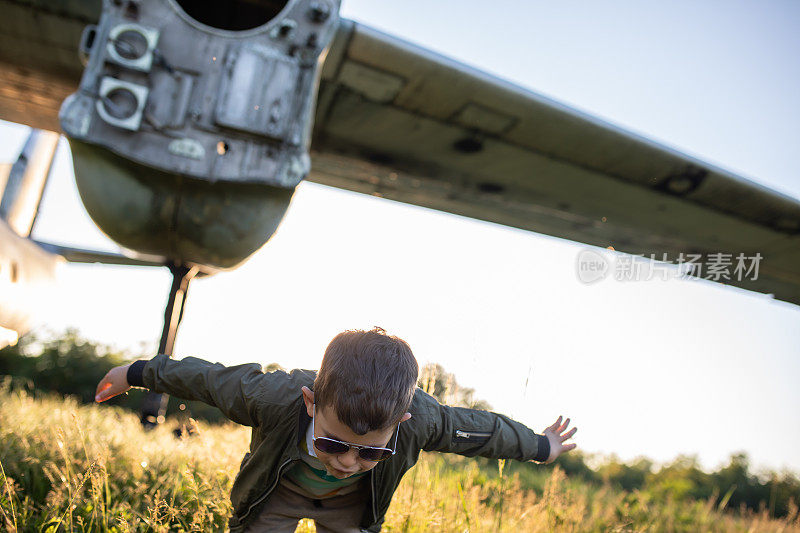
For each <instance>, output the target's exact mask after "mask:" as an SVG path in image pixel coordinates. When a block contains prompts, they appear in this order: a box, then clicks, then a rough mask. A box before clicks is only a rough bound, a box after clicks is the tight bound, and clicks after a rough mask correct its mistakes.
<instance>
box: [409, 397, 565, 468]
mask: <svg viewBox="0 0 800 533" xmlns="http://www.w3.org/2000/svg"><path fill="white" fill-rule="evenodd" d="M411 421H412V422H413V423H414V424H416V425H422V426H424V427H425V430H424V431H423V433H425V434H426V438H425V439H424V441H423V442H422V443H421V446H420V448H421V449H423V450H425V451H438V452H449V453H457V454H459V455H466V456H467V457H473V456H476V455H478V456H481V457H489V458H493V459H516V460H519V461H531V460H532V461H537V462H541V463H551V462H553V461H555V460H556V459H557V458H558V456H560V455H561V454H563V453H566V452H568V451H570V450H573V449H574V448H575V447H576V445H575V444H574V443H569V444H565V442H566V441H567V440H569V439H570V438H572V436H573V435H575V432H576V431H577V429H576V428H573V429H571V430H568V426H569V420H567V421H566V422H564V423H563V424H562V417H559V418H558V420H556V422H555V423H554V424H553V425H551V426H549V427H548V428H546V429H545V430H544V431H543V432H542V433H541V434H537V433H535V432H534V431H533V430H532V429H530V428H529V427H527V426H525V425H524V424H521V423H519V422H517V421H515V420H513V419H511V418H509V417H507V416H505V415H502V414H500V413H493V412H490V411H483V410H480V409H470V408H465V407H453V406H448V405H442V404H440V403H439V402H438V401H436V399H435V398H433V397H431V396H430V395H428V394H426V393H424V392H422V391H420V390H417V393H416V395H415V402H414V403H412V418H411Z"/></svg>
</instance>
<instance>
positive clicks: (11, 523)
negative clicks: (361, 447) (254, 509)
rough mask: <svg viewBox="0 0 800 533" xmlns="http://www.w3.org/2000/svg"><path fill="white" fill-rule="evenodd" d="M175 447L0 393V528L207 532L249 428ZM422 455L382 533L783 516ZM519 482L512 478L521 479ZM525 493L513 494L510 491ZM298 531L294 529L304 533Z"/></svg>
mask: <svg viewBox="0 0 800 533" xmlns="http://www.w3.org/2000/svg"><path fill="white" fill-rule="evenodd" d="M199 427H200V432H199V435H197V436H195V437H191V438H182V439H178V438H175V437H174V436H173V433H172V429H174V425H173V426H170V425H169V423H168V424H165V427H160V428H158V429H156V430H154V431H152V432H148V433H145V432H143V431H142V429H141V428H140V426H139V423H138V420H137V418H136V416H135V415H133V414H131V413H130V412H129V411H123V410H122V409H119V408H110V407H107V406H92V405H89V406H81V405H78V404H77V403H76V402H75V401H73V400H70V399H67V400H62V399H59V398H56V397H47V398H42V399H34V398H32V397H30V396H28V395H26V394H24V393H12V392H8V391H2V390H0V463H1V464H2V471H0V511H1V513H0V525H2V527H4V528H5V529H6V530H8V531H26V532H27V531H52V532H55V531H218V530H224V529H225V524H226V520H227V517H228V515H229V514H230V512H231V507H230V502H229V500H228V491H229V490H230V487H231V484H232V483H233V478H234V476H235V474H236V472H237V469H238V465H239V462H240V460H241V457H242V455H243V453H244V451H245V449H246V447H247V444H248V440H249V431H248V430H247V428H244V427H240V426H235V425H223V426H207V425H204V424H200V426H199ZM488 464H489V463H488V462H487V461H485V460H484V461H482V462H479V461H475V460H471V459H465V458H461V457H458V456H450V455H437V454H429V455H423V458H422V460H421V461H420V462H419V464H418V465H417V466H416V467H415V468H414V469H413V470H411V471H410V472H409V473H408V474H407V475H406V477H405V479H404V481H403V484H402V485H401V486H400V489H399V490H398V492H397V493H396V495H395V499H394V501H393V503H392V507H391V509H390V511H389V513H388V515H387V520H386V524H385V527H384V531H408V532H420V531H436V532H438V531H442V532H464V531H470V532H479V531H487V532H488V531H526V532H527V531H530V532H536V531H742V532H745V531H746V532H761V531H783V532H800V518H799V517H798V510H797V508H796V507H793V508H792V509H791V512H790V514H789V516H788V517H785V518H783V519H779V520H778V519H771V518H769V517H768V515H767V513H766V512H762V513H752V512H749V511H745V510H742V509H739V510H730V509H725V506H726V503H727V501H726V498H725V495H722V496H721V497H715V498H711V499H709V500H708V501H673V500H672V499H670V498H667V499H666V500H660V501H655V500H653V499H652V497H651V496H650V495H648V494H647V493H643V492H638V491H636V492H632V493H629V492H625V491H621V490H616V489H613V488H611V487H609V486H605V487H596V486H591V485H588V484H585V483H581V482H579V481H576V480H569V479H567V478H566V477H565V475H564V473H563V472H562V471H561V470H560V469H558V468H543V467H540V466H537V465H529V466H528V465H525V468H524V469H523V470H520V469H517V470H516V472H515V473H514V474H511V475H509V474H508V472H507V471H506V472H504V468H503V464H502V462H501V463H500V464H498V462H497V461H494V462H493V463H492V468H491V469H488V468H487V465H488ZM521 476H523V477H524V483H523V482H522V481H523V479H521ZM523 486H525V487H528V488H526V489H523V488H522V487H523ZM313 530H314V529H313V524H310V523H306V522H305V521H304V522H303V523H301V526H300V528H298V531H313Z"/></svg>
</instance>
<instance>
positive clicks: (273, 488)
mask: <svg viewBox="0 0 800 533" xmlns="http://www.w3.org/2000/svg"><path fill="white" fill-rule="evenodd" d="M291 462H292V459H287V460H286V461H285V462H284V463H283V464H282V465H281V466H279V467H278V475H277V477H276V478H275V482H274V483H273V484H272V486H271V487H270V488H268V489H267V491H266V492H265V493H264V494H262V495H261V496H260V497H259V498H258V499H257V500H256V501H254V502H253V504H252V505H251V506H250V508H249V509H247V512H246V513H245V514H244V516H243V517H242V518H240V519H239V521H240V522H244V519H245V518H247V517H248V516H249V515H250V513H251V512H252V511H253V508H254V507H256V506H257V505H258V504H260V503H261V502H263V501H264V499H265V498H266V497H267V496H269V495H270V493H271V492H272V491H273V490H275V487H277V486H278V482H279V481H280V479H281V471H282V470H283V467H285V466H286V465H288V464H289V463H291Z"/></svg>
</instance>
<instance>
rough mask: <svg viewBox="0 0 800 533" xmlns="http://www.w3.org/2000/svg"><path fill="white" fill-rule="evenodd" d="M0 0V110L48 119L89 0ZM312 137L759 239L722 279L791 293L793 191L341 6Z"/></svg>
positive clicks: (30, 120)
mask: <svg viewBox="0 0 800 533" xmlns="http://www.w3.org/2000/svg"><path fill="white" fill-rule="evenodd" d="M0 1H1V2H2V5H3V10H4V13H6V14H7V15H6V16H5V17H4V18H3V20H2V21H0V28H1V29H2V30H3V31H2V33H0V39H2V41H4V42H3V44H4V45H5V46H0V79H2V80H3V81H2V85H0V118H3V119H6V120H12V121H16V122H22V123H26V124H30V125H32V126H35V127H41V128H45V129H57V128H58V120H57V112H58V108H59V106H60V104H61V101H62V100H63V98H64V97H66V96H67V95H68V94H70V93H71V92H73V91H74V90H75V87H76V86H77V83H78V81H79V79H80V75H81V71H82V67H81V65H80V63H79V61H78V58H77V52H76V47H77V43H78V41H79V37H80V33H81V31H82V29H83V27H84V26H85V25H86V24H89V23H94V22H96V21H97V16H98V13H99V4H100V3H99V1H97V0H93V1H90V2H44V3H40V2H37V3H24V4H23V3H17V2H9V1H8V0H0ZM48 6H56V7H55V8H51V7H48ZM20 43H25V45H24V46H20ZM311 148H312V159H313V164H312V172H311V175H310V176H309V180H310V181H314V182H318V183H323V184H326V185H331V186H334V187H340V188H344V189H349V190H353V191H358V192H362V193H366V194H373V195H378V196H382V197H385V198H389V199H393V200H397V201H401V202H406V203H410V204H415V205H419V206H423V207H428V208H432V209H437V210H442V211H446V212H450V213H455V214H459V215H463V216H468V217H472V218H476V219H480V220H485V221H490V222H496V223H499V224H504V225H508V226H513V227H517V228H522V229H526V230H531V231H535V232H539V233H543V234H546V235H552V236H555V237H560V238H564V239H570V240H573V241H578V242H582V243H586V244H590V245H595V246H601V247H604V248H605V247H613V248H614V249H615V250H617V251H622V252H628V253H632V254H644V255H645V256H648V257H649V256H650V254H655V256H656V257H657V258H660V257H662V254H664V253H666V254H669V258H670V259H672V260H675V259H676V258H678V257H679V256H680V254H681V253H684V254H686V255H701V256H703V257H704V258H707V257H708V256H709V255H710V254H718V253H722V254H731V257H732V259H733V260H734V261H735V257H736V256H737V255H738V254H744V255H745V256H747V257H755V256H756V254H760V257H761V258H762V260H761V261H760V267H759V273H758V279H757V280H753V279H751V278H747V279H743V280H741V281H740V280H737V279H736V278H735V277H734V276H731V279H724V278H722V279H721V280H720V281H723V282H724V283H730V284H732V285H738V286H741V287H744V288H747V289H750V290H754V291H758V292H763V293H770V294H773V295H775V297H776V298H779V299H781V300H786V301H790V302H793V303H797V304H800V201H798V200H797V199H794V198H791V197H788V196H785V195H782V194H780V193H777V192H775V191H772V190H770V189H768V188H766V187H763V186H761V185H758V184H757V183H754V182H752V181H749V180H747V179H745V178H742V177H740V176H736V175H734V174H732V173H730V172H727V171H725V170H723V169H720V168H717V167H714V166H712V165H709V164H707V163H705V162H703V161H700V160H698V159H695V158H692V157H689V156H687V155H684V154H681V153H680V152H678V151H676V150H673V149H670V148H668V147H665V146H661V145H659V144H657V143H655V142H653V141H650V140H648V139H646V138H643V137H641V136H638V135H635V134H632V133H630V132H626V131H624V130H622V129H620V128H618V127H615V126H613V125H610V124H608V123H605V122H603V121H600V120H598V119H596V118H594V117H592V116H590V115H587V114H585V113H581V112H578V111H576V110H573V109H571V108H569V107H567V106H565V105H563V104H560V103H558V102H556V101H554V100H551V99H548V98H545V97H543V96H541V95H538V94H536V93H534V92H531V91H528V90H526V89H523V88H520V87H518V86H515V85H513V84H511V83H508V82H506V81H503V80H501V79H498V78H495V77H492V76H490V75H488V74H486V73H483V72H481V71H478V70H475V69H472V68H469V67H467V66H465V65H463V64H461V63H458V62H455V61H453V60H451V59H448V58H446V57H443V56H440V55H437V54H435V53H432V52H430V51H428V50H425V49H423V48H420V47H417V46H415V45H412V44H409V43H407V42H405V41H402V40H400V39H397V38H394V37H391V36H388V35H386V34H383V33H380V32H378V31H375V30H373V29H371V28H368V27H366V26H363V25H360V24H357V23H355V22H352V21H348V20H342V23H341V26H340V28H339V31H338V33H337V36H336V39H335V41H334V43H333V45H332V47H331V49H330V51H329V52H328V56H327V59H326V63H325V66H324V69H323V72H322V81H321V86H320V92H319V96H318V102H317V113H316V122H315V126H314V133H313V142H312V147H311Z"/></svg>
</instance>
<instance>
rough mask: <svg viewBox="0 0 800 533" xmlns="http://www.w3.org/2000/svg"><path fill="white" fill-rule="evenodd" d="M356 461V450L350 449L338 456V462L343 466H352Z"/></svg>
mask: <svg viewBox="0 0 800 533" xmlns="http://www.w3.org/2000/svg"><path fill="white" fill-rule="evenodd" d="M357 462H358V450H356V449H355V448H352V449H350V450H349V451H348V452H347V453H343V454H342V455H340V456H339V463H340V464H341V465H342V466H343V467H345V468H352V467H354V466H355V465H356V463H357Z"/></svg>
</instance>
